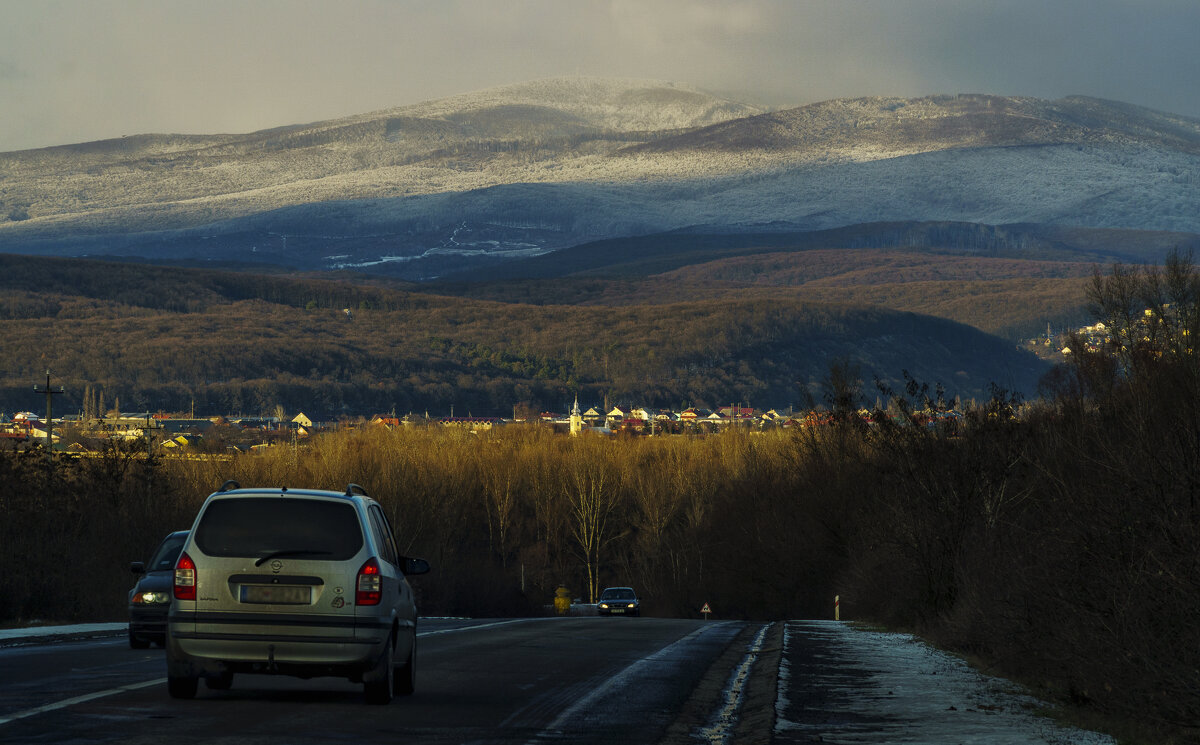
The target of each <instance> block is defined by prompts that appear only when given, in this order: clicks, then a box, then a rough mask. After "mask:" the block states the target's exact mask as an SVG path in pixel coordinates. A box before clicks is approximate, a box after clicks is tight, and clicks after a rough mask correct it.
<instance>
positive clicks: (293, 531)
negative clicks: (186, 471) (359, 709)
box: [166, 482, 429, 704]
mask: <svg viewBox="0 0 1200 745" xmlns="http://www.w3.org/2000/svg"><path fill="white" fill-rule="evenodd" d="M428 571H429V564H428V562H426V561H424V560H423V559H411V558H408V557H404V556H401V555H400V554H399V552H398V551H397V550H396V544H395V539H394V538H393V534H392V528H391V525H390V524H389V523H388V519H387V516H386V515H385V514H384V511H383V509H382V508H381V507H380V506H379V504H378V503H377V502H376V501H375V500H373V499H371V498H370V497H369V496H367V493H366V492H365V491H364V490H363V489H362V487H360V486H358V485H357V484H350V485H349V486H348V487H347V488H346V491H345V492H336V491H317V490H302V489H288V488H286V487H277V488H251V489H243V488H241V487H240V486H239V485H238V484H236V483H235V482H226V483H225V484H224V485H223V486H222V487H221V489H220V490H219V491H217V492H214V493H213V494H211V495H209V497H208V499H207V500H205V502H204V504H203V506H201V508H200V512H199V514H198V515H197V516H196V520H195V522H194V523H193V524H192V529H191V532H190V533H189V535H188V538H187V541H186V543H184V546H183V551H182V552H181V553H180V554H179V559H178V561H177V562H176V564H175V578H174V586H173V588H172V600H171V607H170V611H169V613H168V616H167V638H166V647H167V654H166V657H167V689H168V691H169V692H170V694H171V696H173V697H175V698H192V697H193V696H195V695H196V689H197V685H198V683H199V680H200V679H201V678H203V679H204V681H205V684H206V685H207V687H208V688H210V689H213V690H223V689H227V688H229V687H230V686H231V685H232V683H233V675H234V673H260V674H282V675H294V676H298V677H302V678H311V677H317V676H324V675H330V676H337V677H344V678H348V679H350V680H351V681H353V682H361V683H362V684H363V691H364V693H365V695H366V699H367V701H368V702H370V703H378V704H385V703H388V702H389V701H391V699H392V697H393V695H395V694H397V693H400V694H409V693H412V691H413V687H414V682H415V681H414V676H415V673H416V655H417V608H416V604H415V602H414V599H413V591H412V588H411V587H410V586H409V584H408V581H407V580H406V579H405V575H413V574H423V573H425V572H428Z"/></svg>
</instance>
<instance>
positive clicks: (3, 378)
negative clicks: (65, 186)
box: [0, 256, 1042, 419]
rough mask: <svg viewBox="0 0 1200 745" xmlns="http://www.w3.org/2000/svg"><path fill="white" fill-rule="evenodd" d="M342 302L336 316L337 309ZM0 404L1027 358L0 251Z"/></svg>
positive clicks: (747, 319)
mask: <svg viewBox="0 0 1200 745" xmlns="http://www.w3.org/2000/svg"><path fill="white" fill-rule="evenodd" d="M347 311H348V312H347ZM0 324H2V328H3V332H4V333H3V335H2V336H0V356H2V357H3V359H4V360H5V365H4V366H3V371H2V373H0V411H9V412H12V411H20V410H26V409H33V410H37V409H38V408H40V405H41V404H40V401H39V399H38V398H37V397H36V396H35V395H33V394H32V393H31V391H32V384H33V383H34V382H36V381H37V380H42V379H44V375H45V371H46V370H47V369H49V370H51V372H52V373H53V375H54V383H55V384H61V385H62V386H63V387H64V388H65V389H66V392H65V393H64V394H63V395H62V396H61V397H60V398H59V399H58V400H57V401H56V402H55V408H56V410H57V411H58V412H60V413H73V412H76V411H79V410H80V408H81V403H82V396H83V393H84V391H85V390H86V389H88V387H89V386H90V387H91V388H92V389H93V390H100V391H102V392H103V394H104V396H105V400H106V401H109V402H115V401H120V403H121V406H122V408H124V409H125V410H127V411H130V410H133V411H151V412H157V411H167V412H170V411H188V410H192V409H193V407H194V410H195V411H196V412H197V414H199V415H203V416H215V415H223V414H264V413H269V412H272V411H274V409H275V407H276V406H283V407H284V408H285V409H288V410H292V411H296V410H301V411H305V412H306V413H308V414H309V415H310V416H314V417H318V418H321V419H332V418H336V417H338V416H340V415H344V414H350V415H368V416H369V415H371V414H374V413H381V412H388V411H396V412H397V413H399V414H404V413H407V412H410V411H412V412H417V413H421V412H424V411H430V412H432V413H434V414H435V415H436V414H445V413H447V412H449V410H450V409H451V407H453V408H454V409H455V411H457V412H460V413H466V412H471V413H473V414H475V415H477V416H497V415H506V414H509V413H511V412H512V410H513V406H514V405H519V404H524V405H527V406H529V407H530V408H534V409H538V410H552V411H565V410H566V409H567V408H568V406H569V405H570V402H571V401H572V400H573V399H574V397H575V396H576V395H578V396H579V398H580V400H581V401H583V402H588V405H591V403H592V402H594V403H596V404H602V402H603V401H604V400H605V399H606V398H607V399H608V400H609V401H611V402H613V403H614V404H615V403H619V402H624V403H626V404H630V405H633V404H637V405H645V406H652V407H664V408H665V407H679V408H683V407H686V406H689V405H694V406H704V407H709V408H711V407H715V406H717V405H720V404H728V403H730V402H734V401H742V402H747V403H750V404H751V405H755V406H757V407H759V408H764V409H765V408H781V409H782V408H786V407H788V406H792V405H794V406H801V405H803V404H804V403H805V402H806V401H807V398H808V396H810V395H812V393H813V392H814V386H815V385H816V384H817V383H818V382H819V381H820V380H821V378H822V377H823V376H824V368H825V366H826V365H827V361H828V360H830V359H834V358H838V357H849V358H853V359H855V360H856V361H858V362H859V364H860V365H861V366H862V367H863V368H864V369H865V370H867V371H869V372H870V373H871V374H874V375H878V376H880V377H881V378H882V379H885V380H887V379H890V378H891V377H893V376H897V375H898V374H899V372H900V371H901V370H903V369H910V370H911V371H912V372H913V373H914V374H915V375H918V376H920V377H922V378H925V379H931V380H940V381H944V382H945V383H946V385H947V386H950V387H952V388H953V389H954V390H955V392H957V393H960V394H961V395H963V396H964V397H983V396H985V395H986V390H987V385H988V383H989V382H990V381H991V380H994V379H998V380H1000V381H1001V382H1003V383H1005V384H1006V385H1010V386H1013V387H1020V388H1025V389H1026V390H1028V389H1031V388H1032V387H1033V385H1034V384H1035V382H1036V379H1037V376H1038V374H1039V372H1040V371H1041V369H1042V368H1041V363H1040V362H1038V361H1037V360H1036V359H1035V358H1034V357H1033V356H1032V355H1029V354H1026V353H1022V352H1019V351H1018V350H1016V349H1014V348H1013V346H1012V345H1011V344H1008V343H1006V342H1004V341H1002V340H1000V339H997V338H995V337H991V336H988V335H986V334H983V333H981V332H979V331H977V330H975V329H972V328H970V327H968V326H965V325H961V324H956V323H952V322H950V321H945V320H941V319H937V318H932V317H926V316H919V315H915V314H909V313H899V312H895V311H889V310H886V309H882V308H877V307H869V306H855V305H848V304H817V303H808V302H803V301H801V300H797V299H795V298H789V297H780V298H773V297H756V298H747V299H732V300H730V299H728V298H722V299H717V300H692V301H690V302H679V303H674V304H671V305H666V306H662V305H660V306H650V305H628V306H620V307H591V306H587V307H585V306H572V305H555V306H540V305H531V304H520V303H500V302H490V301H483V300H472V299H465V298H453V297H439V296H435V295H424V294H419V293H412V292H406V291H401V290H394V289H389V288H385V287H376V286H370V285H366V286H364V285H361V284H352V283H350V282H337V281H330V280H305V279H295V278H284V277H277V276H264V275H250V274H236V273H231V272H214V271H201V270H183V269H166V268H162V267H149V266H144V265H135V264H119V263H111V262H91V261H80V260H61V259H33V258H29V257H11V256H9V257H5V256H0Z"/></svg>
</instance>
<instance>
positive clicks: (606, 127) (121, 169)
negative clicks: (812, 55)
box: [0, 78, 759, 235]
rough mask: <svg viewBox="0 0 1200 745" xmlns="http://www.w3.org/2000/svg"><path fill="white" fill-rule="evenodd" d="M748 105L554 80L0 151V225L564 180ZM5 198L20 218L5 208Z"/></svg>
mask: <svg viewBox="0 0 1200 745" xmlns="http://www.w3.org/2000/svg"><path fill="white" fill-rule="evenodd" d="M758 111H759V110H758V109H756V108H754V107H751V106H747V105H744V104H738V103H735V102H731V101H727V100H725V99H721V98H718V97H715V96H711V95H708V94H705V93H701V92H699V91H695V90H692V89H688V88H684V87H680V86H676V85H673V84H670V83H658V82H653V81H608V80H593V79H587V78H578V79H555V80H546V81H536V82H533V83H527V84H522V85H514V86H507V87H504V88H498V89H492V90H486V91H480V92H478V93H472V94H465V95H462V96H456V97H453V98H450V99H445V100H442V101H434V102H429V103H424V104H418V105H415V106H407V107H401V108H396V109H389V110H385V111H380V112H374V113H371V114H363V115H359V116H354V117H348V118H345V119H339V120H334V121H328V122H317V123H314V124H307V125H294V126H288V127H281V128H277V129H271V130H264V131H261V132H254V133H250V134H246V135H214V136H186V135H142V136H137V137H130V138H123V139H120V140H108V141H104V142H98V143H84V144H80V145H68V146H62V147H55V148H45V149H41V150H28V151H20V152H15V153H3V154H0V184H2V186H0V202H2V203H3V205H2V206H3V209H0V231H3V232H4V233H7V232H8V231H12V232H13V233H14V234H18V235H21V234H29V233H48V234H63V233H80V232H84V233H86V232H104V231H114V230H115V231H124V230H127V229H133V230H146V229H153V228H170V227H183V226H187V225H195V224H199V223H204V222H209V221H212V220H213V219H224V218H230V217H236V216H240V215H247V214H253V213H255V212H260V211H263V210H269V209H275V208H278V207H283V206H288V205H292V204H305V203H313V202H319V201H326V200H331V199H348V198H369V197H380V196H403V195H410V194H428V193H441V192H448V191H462V190H466V189H472V188H480V187H484V186H493V185H497V184H503V183H515V182H519V181H557V180H564V179H563V174H564V173H565V174H567V176H566V178H568V179H570V178H572V176H571V172H572V171H573V170H578V169H577V168H569V167H565V166H570V165H571V164H574V163H576V162H578V161H580V160H585V161H586V160H588V159H594V157H595V156H596V155H597V154H598V153H609V152H612V151H614V150H616V149H617V148H619V147H622V146H625V145H628V144H630V143H631V142H642V141H645V140H646V139H648V138H652V137H656V136H660V135H659V134H657V133H659V132H666V133H674V132H676V131H678V130H680V129H687V128H694V127H698V126H703V125H707V124H711V123H713V122H717V121H722V120H724V119H728V118H734V117H741V116H746V115H749V114H753V113H758ZM539 174H540V175H539ZM13 207H17V208H19V209H20V210H22V217H21V219H18V220H11V219H5V218H8V217H10V215H11V213H12V208H13ZM26 216H27V218H28V219H26ZM0 234H3V233H0Z"/></svg>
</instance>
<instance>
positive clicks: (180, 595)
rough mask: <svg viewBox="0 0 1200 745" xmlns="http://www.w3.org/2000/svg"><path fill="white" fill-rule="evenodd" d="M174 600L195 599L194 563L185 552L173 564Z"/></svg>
mask: <svg viewBox="0 0 1200 745" xmlns="http://www.w3.org/2000/svg"><path fill="white" fill-rule="evenodd" d="M175 599H176V600H195V599H196V562H194V561H192V557H190V556H188V555H187V553H186V552H184V553H181V554H180V555H179V561H177V562H175Z"/></svg>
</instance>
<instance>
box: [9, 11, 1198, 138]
mask: <svg viewBox="0 0 1200 745" xmlns="http://www.w3.org/2000/svg"><path fill="white" fill-rule="evenodd" d="M0 4H3V5H4V6H5V7H4V9H3V10H4V18H5V24H4V25H3V26H0V50H3V51H2V52H0V55H3V56H0V100H2V101H5V105H3V106H0V150H12V149H19V148H26V147H38V146H44V145H52V144H61V143H68V142H79V141H86V140H92V139H99V138H103V137H116V136H120V135H123V134H132V133H138V132H194V133H206V132H218V131H224V132H230V131H234V132H237V131H250V130H254V129H260V128H264V127H271V126H278V125H283V124H291V123H297V122H306V121H313V120H317V119H324V118H332V117H337V116H342V115H347V114H354V113H360V112H364V111H370V110H374V109H380V108H386V107H389V106H395V105H400V104H405V103H413V102H416V101H421V100H426V99H430V98H437V97H442V96H447V95H453V94H456V93H462V92H466V91H470V90H476V89H480V88H486V87H491V86H495V85H501V84H505V83H512V82H519V81H522V80H529V79H534V78H541V77H551V76H558V75H573V74H582V75H595V76H613V77H641V78H657V79H665V80H673V81H677V82H682V83H688V84H691V85H695V86H698V87H701V88H706V89H709V90H713V91H718V92H722V93H725V94H727V95H731V96H735V97H736V96H741V97H744V98H751V99H756V100H758V101H763V102H767V103H770V104H773V105H799V104H803V103H810V102H813V101H817V100H823V99H827V98H834V97H842V96H861V95H902V96H911V95H925V94H930V93H959V92H983V93H997V94H1005V95H1032V96H1039V97H1047V98H1057V97H1060V96H1064V95H1069V94H1083V95H1094V96H1101V97H1105V98H1113V99H1118V100H1124V101H1128V102H1130V103H1135V104H1140V105H1144V106H1150V107H1153V108H1158V109H1163V110H1167V111H1174V112H1176V113H1181V114H1186V115H1190V116H1200V57H1198V56H1197V55H1196V54H1195V47H1196V44H1195V41H1194V38H1193V37H1194V32H1195V29H1197V28H1200V3H1195V2H1194V1H1193V0H1139V1H1138V2H1136V3H1135V2H1132V0H1055V2H1052V3H1047V2H1045V0H576V1H574V2H562V0H506V1H505V2H502V3H497V2H494V0H441V1H440V2H436V3H430V2H426V1H425V0H345V1H344V2H332V1H330V2H319V1H317V0H255V1H254V2H245V1H244V0H206V1H205V2H204V3H194V2H185V1H184V0H95V1H92V0H42V1H40V2H36V3H28V2H21V1H20V0H0ZM10 103H13V104H15V105H9V104H10Z"/></svg>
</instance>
